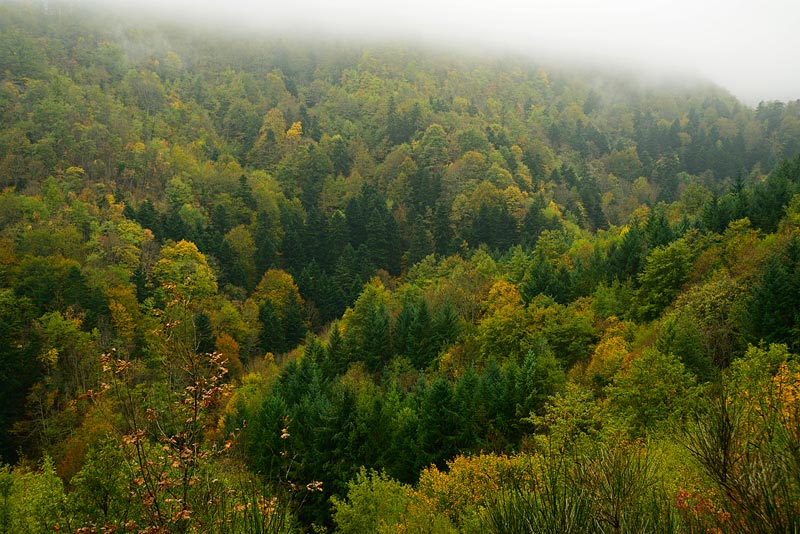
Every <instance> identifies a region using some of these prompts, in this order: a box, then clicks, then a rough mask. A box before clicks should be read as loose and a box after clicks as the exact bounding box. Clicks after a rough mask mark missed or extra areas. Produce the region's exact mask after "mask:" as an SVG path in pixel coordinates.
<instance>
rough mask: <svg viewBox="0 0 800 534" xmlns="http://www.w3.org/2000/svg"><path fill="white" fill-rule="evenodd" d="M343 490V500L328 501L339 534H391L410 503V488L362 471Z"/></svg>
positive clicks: (380, 474)
mask: <svg viewBox="0 0 800 534" xmlns="http://www.w3.org/2000/svg"><path fill="white" fill-rule="evenodd" d="M347 489H348V491H347V499H346V500H344V499H339V498H336V497H334V498H333V499H332V505H333V519H334V521H335V523H336V531H337V532H342V533H353V534H358V533H361V532H393V531H394V525H396V524H397V523H400V522H401V517H402V514H403V512H405V511H406V509H407V507H408V505H409V502H410V500H411V499H410V497H411V488H409V487H408V486H406V485H405V484H400V483H399V482H396V481H394V480H392V479H390V478H389V477H387V476H386V474H385V473H378V472H375V471H367V470H366V469H365V468H363V467H362V468H361V470H359V472H358V474H357V475H356V478H355V479H353V480H351V481H350V482H348V483H347Z"/></svg>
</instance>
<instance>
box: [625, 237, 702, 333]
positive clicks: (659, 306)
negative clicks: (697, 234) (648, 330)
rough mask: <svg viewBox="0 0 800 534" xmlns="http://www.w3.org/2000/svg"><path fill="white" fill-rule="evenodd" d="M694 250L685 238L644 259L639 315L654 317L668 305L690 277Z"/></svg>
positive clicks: (657, 250)
mask: <svg viewBox="0 0 800 534" xmlns="http://www.w3.org/2000/svg"><path fill="white" fill-rule="evenodd" d="M691 266H692V254H691V250H690V248H689V245H688V243H687V242H686V240H685V239H679V240H677V241H674V242H672V243H670V244H669V245H667V246H665V247H657V248H656V249H655V250H653V251H652V252H651V253H650V255H649V256H648V257H647V259H646V260H645V266H644V270H643V271H642V272H641V273H640V274H639V277H638V279H639V291H638V292H637V295H636V299H637V303H638V305H639V311H638V313H639V316H640V317H641V318H642V319H644V320H652V319H655V318H656V317H658V316H659V315H660V314H661V312H663V311H664V309H666V307H667V306H669V305H670V304H671V303H672V301H673V299H674V298H675V297H676V296H677V295H678V293H679V292H680V291H681V288H682V287H683V285H684V284H685V283H686V281H687V280H688V279H689V272H690V269H691Z"/></svg>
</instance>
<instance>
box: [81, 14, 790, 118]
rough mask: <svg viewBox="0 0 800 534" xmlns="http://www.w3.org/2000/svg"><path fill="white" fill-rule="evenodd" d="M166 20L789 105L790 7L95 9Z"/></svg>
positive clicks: (749, 102) (751, 102)
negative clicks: (460, 55)
mask: <svg viewBox="0 0 800 534" xmlns="http://www.w3.org/2000/svg"><path fill="white" fill-rule="evenodd" d="M95 1H96V2H100V3H104V4H105V5H107V6H114V7H118V8H127V9H134V10H136V11H139V12H151V11H152V12H156V13H158V14H161V15H165V16H167V17H170V18H180V19H182V20H187V19H188V20H191V21H192V22H195V23H197V22H203V23H206V24H215V25H217V24H219V25H224V26H226V27H230V28H231V29H234V30H245V29H263V30H265V31H280V32H283V33H288V34H293V35H298V36H303V35H307V34H315V35H319V34H323V35H326V36H337V37H338V36H341V37H345V38H347V37H351V38H360V39H363V38H367V39H380V38H390V39H392V40H397V39H404V40H409V41H412V42H414V43H423V44H439V45H443V44H444V45H447V46H448V47H465V48H467V49H468V50H475V49H480V50H487V51H498V52H513V53H520V54H525V55H529V56H530V57H531V58H533V59H534V60H539V61H546V62H553V61H569V62H579V63H582V64H590V65H596V64H599V65H608V66H610V67H614V68H620V67H622V68H626V69H633V70H636V71H638V72H641V73H642V74H644V75H645V76H648V77H661V78H676V79H677V78H683V79H686V78H701V79H706V80H710V81H712V82H713V83H716V84H718V85H720V86H722V87H724V88H725V89H727V90H728V91H730V92H731V93H733V94H734V95H736V96H737V97H738V98H740V99H741V100H742V101H744V102H745V103H747V104H749V105H756V104H757V103H758V102H760V101H765V100H783V101H789V100H796V99H800V68H798V65H800V31H798V30H797V28H796V26H797V23H798V22H800V2H797V0H760V1H759V2H756V1H755V0H725V1H722V0H670V1H666V0H605V1H603V0H552V1H547V2H546V1H543V0H529V1H520V0H493V1H489V0H405V1H403V2H399V3H386V2H381V1H379V0H372V1H369V0H337V1H322V0H307V1H300V2H297V1H295V2H289V1H282V2H277V1H274V0H261V1H258V0H226V1H224V2H223V1H214V0H95Z"/></svg>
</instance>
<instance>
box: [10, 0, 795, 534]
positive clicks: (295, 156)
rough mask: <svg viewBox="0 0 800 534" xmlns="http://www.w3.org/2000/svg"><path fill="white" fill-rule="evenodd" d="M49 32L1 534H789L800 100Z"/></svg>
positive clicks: (381, 49)
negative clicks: (69, 533)
mask: <svg viewBox="0 0 800 534" xmlns="http://www.w3.org/2000/svg"><path fill="white" fill-rule="evenodd" d="M46 5H47V4H45V5H40V4H37V3H22V4H19V3H4V4H0V117H2V122H1V124H2V128H1V129H0V187H2V191H1V192H0V243H2V247H0V254H1V255H0V365H2V371H1V373H0V376H2V380H0V457H1V458H2V460H3V461H4V462H6V464H7V466H6V467H4V468H3V469H2V470H0V481H2V483H1V484H0V488H2V495H3V498H2V501H1V502H0V509H1V510H2V513H0V530H2V531H3V532H21V531H25V532H40V531H41V532H44V531H51V530H53V528H54V526H55V525H58V527H59V528H60V529H65V528H66V529H69V530H73V531H78V532H108V531H113V529H114V528H117V529H122V528H124V529H127V530H128V531H135V532H139V531H141V532H154V531H155V532H199V531H209V530H210V531H215V532H267V531H269V532H276V531H290V530H302V529H305V530H309V531H310V530H311V529H312V525H314V526H316V528H317V529H329V530H331V531H332V530H334V529H338V530H339V531H342V532H374V531H380V530H384V531H387V532H395V531H397V530H398V529H399V528H406V529H421V530H422V531H426V532H428V531H435V532H440V531H441V532H454V531H460V532H464V531H476V532H485V531H496V532H516V531H526V528H530V525H536V526H535V527H534V528H535V530H548V529H549V530H554V531H559V532H568V531H580V532H585V531H592V530H596V531H608V530H609V529H610V530H613V531H616V532H622V531H625V532H642V531H657V530H663V531H669V532H695V531H701V530H702V531H707V530H708V529H713V528H719V529H722V530H723V531H731V532H735V531H742V532H750V531H753V529H754V528H755V529H756V530H758V529H761V528H763V527H762V525H763V524H769V525H771V527H770V528H772V529H774V530H775V531H782V530H791V529H792V528H795V527H796V525H795V522H796V517H797V516H798V514H797V513H796V506H797V503H798V502H800V487H798V486H797V480H800V477H798V476H797V475H798V473H800V466H798V464H797V462H796V456H794V451H796V450H797V447H798V446H800V444H798V439H800V438H799V437H798V436H797V411H798V409H800V404H798V402H800V401H799V400H798V399H800V397H799V396H798V392H797V388H798V381H799V380H800V367H798V362H797V356H796V355H797V354H798V351H800V342H799V341H798V340H799V339H800V337H799V336H798V333H799V332H800V314H799V313H798V310H800V155H799V154H798V153H799V152H800V103H799V102H800V101H798V102H792V103H786V104H784V103H779V102H770V103H763V104H761V105H759V106H758V108H757V109H751V108H748V107H747V106H744V105H742V104H741V103H739V102H738V101H736V99H734V98H733V97H732V96H730V95H728V94H727V93H725V92H724V91H722V90H720V89H718V88H715V87H713V86H706V85H699V84H698V85H695V86H692V87H684V88H676V87H657V86H651V87H646V86H642V85H640V84H638V83H635V82H634V81H633V80H631V79H629V78H626V77H624V76H622V75H612V74H605V73H600V72H572V71H567V70H559V69H557V68H550V67H544V66H541V65H536V64H534V63H532V62H531V61H530V60H529V59H526V58H502V59H500V58H495V59H487V58H483V59H469V58H465V57H463V56H458V55H455V54H452V53H451V54H444V53H437V52H433V51H428V50H423V49H418V48H413V47H405V48H403V47H400V46H391V47H390V46H382V45H376V44H371V45H362V46H358V45H355V44H351V45H343V44H338V43H331V42H326V43H314V42H301V41H300V40H293V39H289V38H285V37H284V38H274V39H270V38H265V37H263V36H248V37H246V38H233V37H230V36H226V35H221V34H217V33H214V32H211V31H198V30H187V29H185V28H183V27H181V26H179V25H175V24H164V23H157V22H154V21H148V22H147V23H144V22H142V23H139V24H122V23H121V21H120V20H117V19H115V18H114V17H113V16H110V15H108V14H103V13H98V12H91V11H85V10H83V9H80V8H77V7H74V6H68V5H66V4H63V5H59V6H58V8H57V9H55V8H54V7H53V6H50V7H49V8H47V9H46V8H45V6H46ZM765 521H766V522H768V523H765ZM526 525H528V526H527V527H526ZM148 529H150V530H148ZM158 529H160V530H158ZM571 529H572V530H571Z"/></svg>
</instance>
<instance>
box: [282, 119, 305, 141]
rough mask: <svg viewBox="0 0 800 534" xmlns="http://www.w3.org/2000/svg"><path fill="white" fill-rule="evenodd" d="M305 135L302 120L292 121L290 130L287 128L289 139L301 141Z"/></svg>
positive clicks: (287, 137)
mask: <svg viewBox="0 0 800 534" xmlns="http://www.w3.org/2000/svg"><path fill="white" fill-rule="evenodd" d="M302 136H303V124H302V123H301V122H300V121H297V122H294V123H292V125H291V126H290V127H289V129H288V130H286V140H287V141H293V142H296V141H299V140H300V138H301V137H302Z"/></svg>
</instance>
